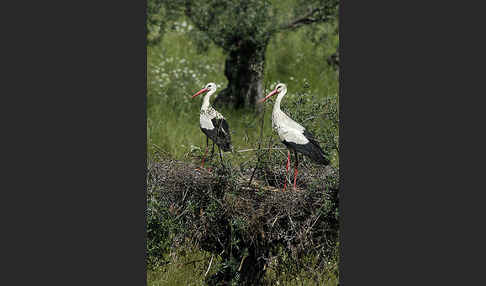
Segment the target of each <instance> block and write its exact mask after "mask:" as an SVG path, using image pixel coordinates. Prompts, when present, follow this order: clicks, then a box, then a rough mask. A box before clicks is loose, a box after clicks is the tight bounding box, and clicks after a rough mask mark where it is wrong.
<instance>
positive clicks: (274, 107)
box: [273, 89, 287, 112]
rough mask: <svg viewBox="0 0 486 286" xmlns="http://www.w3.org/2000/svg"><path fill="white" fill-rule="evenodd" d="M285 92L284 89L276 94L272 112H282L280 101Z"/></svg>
mask: <svg viewBox="0 0 486 286" xmlns="http://www.w3.org/2000/svg"><path fill="white" fill-rule="evenodd" d="M286 94H287V90H286V89H284V90H282V91H281V92H280V93H279V94H278V96H277V100H275V104H274V105H273V112H282V110H280V102H281V101H282V98H283V97H284V96H285V95H286Z"/></svg>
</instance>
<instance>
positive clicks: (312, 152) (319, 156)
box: [283, 130, 330, 165]
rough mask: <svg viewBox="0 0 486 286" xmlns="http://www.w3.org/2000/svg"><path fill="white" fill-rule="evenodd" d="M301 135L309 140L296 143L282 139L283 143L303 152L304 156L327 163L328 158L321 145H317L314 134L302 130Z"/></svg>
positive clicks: (317, 161)
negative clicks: (304, 142)
mask: <svg viewBox="0 0 486 286" xmlns="http://www.w3.org/2000/svg"><path fill="white" fill-rule="evenodd" d="M303 135H304V136H305V137H306V138H307V140H309V142H308V143H307V144H296V143H293V142H287V141H283V143H284V144H285V145H286V146H287V147H288V148H290V149H293V150H295V151H297V152H299V153H302V154H304V155H305V156H307V157H309V158H310V159H312V160H313V161H314V162H316V163H319V164H323V165H329V163H330V162H329V160H328V159H327V158H326V156H325V154H324V151H323V150H322V148H321V146H319V142H317V140H316V138H315V137H314V135H312V134H311V133H310V132H309V131H307V130H304V132H303Z"/></svg>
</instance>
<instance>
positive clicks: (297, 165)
mask: <svg viewBox="0 0 486 286" xmlns="http://www.w3.org/2000/svg"><path fill="white" fill-rule="evenodd" d="M298 168H299V155H297V152H295V167H294V190H295V183H296V182H297V172H298Z"/></svg>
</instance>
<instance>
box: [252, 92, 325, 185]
mask: <svg viewBox="0 0 486 286" xmlns="http://www.w3.org/2000/svg"><path fill="white" fill-rule="evenodd" d="M277 93H278V96H277V99H276V100H275V104H274V106H273V111H272V127H273V129H275V131H277V134H278V136H279V137H280V140H282V143H284V144H285V146H287V148H288V149H289V151H288V155H287V166H286V168H287V172H288V168H289V165H290V150H292V151H294V153H295V160H296V164H295V174H294V189H295V184H296V179H297V166H298V164H299V159H298V155H297V152H298V153H302V154H304V155H305V156H307V157H309V158H311V159H312V160H313V161H315V162H317V163H319V164H323V165H328V164H329V160H328V159H326V158H325V156H324V152H323V151H322V149H321V147H320V146H319V143H318V142H317V140H316V139H315V138H314V136H313V135H312V134H311V133H309V132H308V131H307V130H306V129H305V128H304V127H303V126H302V125H300V124H299V123H297V122H295V121H294V120H292V118H290V117H289V116H288V115H287V114H285V113H284V112H283V111H282V110H281V109H280V102H281V101H282V98H283V97H284V96H285V94H287V86H286V85H285V84H283V83H280V84H278V85H277V86H276V88H275V89H274V90H273V91H272V92H270V93H269V94H268V95H267V96H266V97H265V98H263V99H262V100H261V102H264V101H266V100H267V99H268V98H270V97H271V96H273V95H275V94H277ZM286 186H287V182H285V184H284V189H285V188H286Z"/></svg>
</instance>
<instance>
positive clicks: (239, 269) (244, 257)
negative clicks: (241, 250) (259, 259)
mask: <svg viewBox="0 0 486 286" xmlns="http://www.w3.org/2000/svg"><path fill="white" fill-rule="evenodd" d="M247 257H248V255H246V256H243V259H241V262H240V268H238V271H241V267H243V261H245V259H246V258H247Z"/></svg>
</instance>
